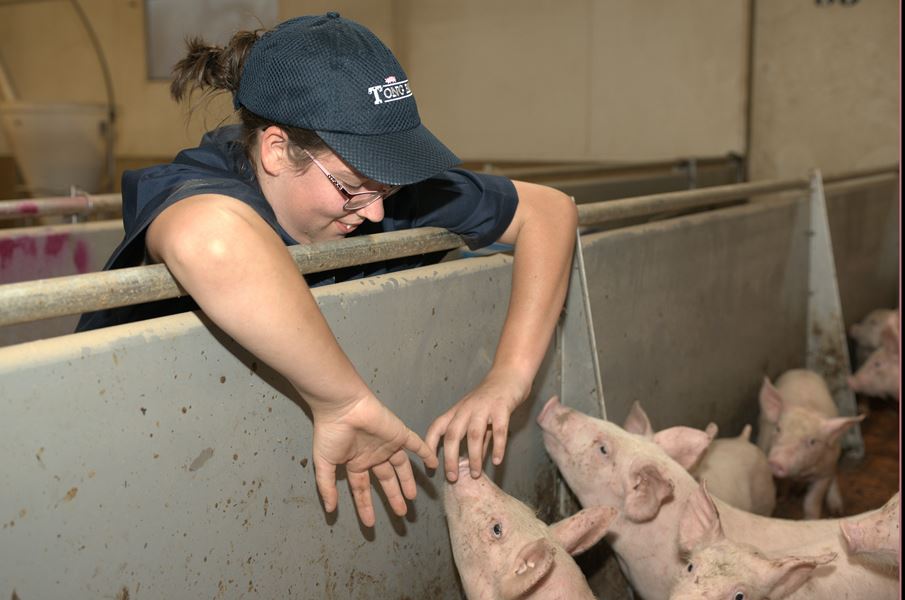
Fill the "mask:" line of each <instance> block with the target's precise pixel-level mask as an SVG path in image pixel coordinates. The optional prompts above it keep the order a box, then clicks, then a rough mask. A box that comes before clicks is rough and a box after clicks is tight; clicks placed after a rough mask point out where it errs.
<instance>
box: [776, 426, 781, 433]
mask: <svg viewBox="0 0 905 600" xmlns="http://www.w3.org/2000/svg"><path fill="white" fill-rule="evenodd" d="M779 431H780V429H779V425H777V426H776V433H779Z"/></svg>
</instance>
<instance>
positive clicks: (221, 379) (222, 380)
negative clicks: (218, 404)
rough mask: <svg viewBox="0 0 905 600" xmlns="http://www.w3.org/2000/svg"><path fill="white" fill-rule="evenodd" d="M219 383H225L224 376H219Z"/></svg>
mask: <svg viewBox="0 0 905 600" xmlns="http://www.w3.org/2000/svg"><path fill="white" fill-rule="evenodd" d="M220 383H226V376H225V375H221V376H220Z"/></svg>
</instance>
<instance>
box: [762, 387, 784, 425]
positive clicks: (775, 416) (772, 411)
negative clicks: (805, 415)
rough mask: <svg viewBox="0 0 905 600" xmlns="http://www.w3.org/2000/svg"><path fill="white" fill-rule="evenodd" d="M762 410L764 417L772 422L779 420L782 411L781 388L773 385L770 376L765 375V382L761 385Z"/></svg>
mask: <svg viewBox="0 0 905 600" xmlns="http://www.w3.org/2000/svg"><path fill="white" fill-rule="evenodd" d="M758 400H759V401H760V412H761V414H762V415H763V416H764V418H765V419H766V420H768V421H770V422H771V423H778V422H779V414H780V413H781V412H782V396H780V395H779V390H777V389H776V388H775V387H773V384H772V383H770V378H769V377H764V382H763V383H762V384H761V386H760V394H759V395H758Z"/></svg>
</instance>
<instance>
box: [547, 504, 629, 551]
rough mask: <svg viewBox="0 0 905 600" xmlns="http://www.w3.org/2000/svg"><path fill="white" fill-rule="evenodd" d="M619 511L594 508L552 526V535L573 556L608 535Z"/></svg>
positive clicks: (605, 507) (604, 507) (606, 507)
mask: <svg viewBox="0 0 905 600" xmlns="http://www.w3.org/2000/svg"><path fill="white" fill-rule="evenodd" d="M618 515H619V510H618V509H615V508H613V507H612V506H592V507H590V508H585V509H583V510H580V511H578V512H577V513H575V514H574V515H572V516H571V517H569V518H567V519H563V520H562V521H558V522H556V523H554V524H552V525H550V535H551V536H552V537H553V539H554V540H556V542H557V543H558V544H559V545H561V546H562V547H563V548H565V550H566V552H568V553H569V554H571V555H572V556H577V555H579V554H581V553H582V552H584V551H586V550H588V549H589V548H590V547H591V546H593V545H594V544H596V543H597V542H599V541H600V538H602V537H603V536H605V535H606V532H607V531H608V530H609V528H610V525H611V524H612V523H613V521H615V520H616V517H617V516H618Z"/></svg>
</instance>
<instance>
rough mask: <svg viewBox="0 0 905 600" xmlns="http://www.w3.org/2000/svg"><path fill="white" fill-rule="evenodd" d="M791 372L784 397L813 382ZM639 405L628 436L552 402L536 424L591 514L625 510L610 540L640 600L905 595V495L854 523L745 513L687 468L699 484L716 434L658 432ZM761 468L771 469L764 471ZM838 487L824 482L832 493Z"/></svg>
mask: <svg viewBox="0 0 905 600" xmlns="http://www.w3.org/2000/svg"><path fill="white" fill-rule="evenodd" d="M787 375H789V377H787V378H786V379H783V378H782V377H781V378H780V380H779V381H778V382H777V386H776V389H778V390H779V393H780V395H782V394H783V393H784V392H785V391H786V390H787V389H788V385H789V384H787V383H786V382H787V381H794V380H796V379H799V378H801V379H802V380H803V382H800V385H802V386H805V387H806V386H808V385H811V382H810V378H809V377H808V375H806V374H805V373H801V372H790V373H788V374H787ZM796 385H798V384H796ZM795 389H797V388H795ZM637 408H638V407H635V408H633V411H632V413H634V414H630V415H629V418H628V419H627V421H626V427H625V428H623V427H619V426H618V425H616V424H614V423H611V422H608V421H603V420H600V419H595V418H592V417H590V416H588V415H585V414H582V413H580V412H577V411H575V410H572V409H570V408H567V407H565V406H563V405H562V404H561V403H560V402H559V400H558V399H557V398H552V399H551V400H550V401H548V402H547V404H546V405H545V406H544V408H543V410H542V411H541V413H540V414H539V415H538V419H537V420H538V424H539V425H540V427H541V430H542V432H543V439H544V445H545V447H546V449H547V452H548V453H549V454H550V456H551V457H552V458H553V461H554V462H555V463H556V465H557V467H558V468H559V471H560V472H561V473H562V475H563V478H564V479H565V480H566V483H567V484H568V485H569V487H570V488H571V489H572V491H573V492H574V493H575V495H576V496H577V498H578V500H579V501H580V502H581V505H582V506H583V507H584V509H587V508H589V507H594V506H603V507H612V508H615V509H617V510H618V511H619V516H618V518H616V519H615V520H614V521H613V522H612V523H611V524H610V525H609V531H608V534H607V540H608V541H609V543H610V546H611V547H612V549H613V551H614V553H615V554H616V555H617V557H618V559H619V563H620V565H621V567H622V569H623V573H624V574H625V576H626V578H627V579H628V581H629V583H630V584H631V585H632V588H633V589H634V591H635V593H636V594H637V595H638V596H640V597H642V598H645V599H647V600H656V599H661V598H671V599H680V598H695V599H700V598H705V599H710V598H714V599H716V598H719V599H731V600H759V599H770V600H780V599H782V598H794V599H802V600H803V599H816V600H823V599H832V600H836V599H837V598H852V599H856V598H857V599H861V598H871V599H881V600H882V599H887V598H890V599H892V598H897V597H898V594H899V587H898V577H897V568H896V565H897V561H898V548H899V498H898V494H896V495H895V496H894V497H893V498H892V499H891V500H890V501H889V503H887V504H886V506H884V507H882V508H880V509H877V510H874V511H870V512H867V513H864V514H861V515H857V516H854V517H849V518H845V519H819V520H802V521H793V520H785V519H774V518H770V517H769V516H764V515H762V514H755V513H754V512H750V511H749V510H742V509H740V508H738V507H736V506H733V505H732V504H731V503H730V502H727V501H725V500H723V499H721V498H720V497H719V496H717V495H716V494H715V493H711V491H715V489H716V486H714V488H713V490H711V480H710V479H709V478H708V477H709V475H705V476H704V477H702V478H701V481H700V482H698V481H696V480H695V478H694V476H693V475H692V473H691V472H689V467H690V468H691V470H692V472H696V473H698V474H699V475H700V470H699V469H701V467H702V465H703V464H705V463H703V462H702V459H704V458H707V457H708V455H710V454H712V453H713V452H714V450H719V446H717V447H716V448H712V447H711V444H708V443H707V437H708V436H710V435H711V433H712V432H711V431H705V432H701V431H698V430H689V428H685V427H671V428H668V429H664V430H661V431H658V432H656V433H654V432H653V431H652V429H651V428H650V426H649V424H648V423H646V419H645V418H642V416H641V413H640V412H637V411H636V409H637ZM783 411H785V408H784V409H783ZM781 412H782V411H781ZM837 418H838V417H828V418H827V420H830V421H831V420H832V419H837ZM787 423H788V421H784V420H783V418H782V416H781V415H780V418H779V429H780V431H779V432H774V434H773V443H774V444H779V442H780V441H781V440H782V433H783V431H784V429H783V428H784V427H785V426H787ZM838 423H839V422H833V423H832V424H831V425H830V426H828V427H825V428H824V429H825V430H826V435H827V437H825V438H821V441H820V442H819V444H822V445H824V446H827V441H828V440H829V439H831V438H837V437H838V435H839V430H840V426H839V425H838ZM789 427H791V428H792V429H794V428H795V425H789ZM774 429H775V428H774ZM701 434H703V436H704V437H702V435H701ZM747 435H748V432H747V431H746V432H745V433H743V435H742V436H740V437H739V438H735V439H732V440H727V441H732V442H741V443H743V444H748V445H749V446H752V447H753V445H752V444H750V442H748V441H747ZM806 441H807V440H806ZM736 445H738V444H736ZM806 445H807V446H810V444H806ZM815 445H816V444H815ZM742 447H743V448H744V447H745V446H742ZM748 450H749V449H748V448H746V449H745V450H744V452H748ZM754 450H757V451H758V452H760V450H758V449H757V448H756V447H754ZM780 454H781V453H780ZM770 456H771V458H770V459H769V461H768V464H769V463H772V462H774V458H775V457H774V456H773V453H772V450H771V454H770ZM761 459H763V457H761ZM758 463H759V461H758V460H752V461H750V464H752V465H757V464H758ZM756 468H757V469H763V463H762V462H761V463H760V466H757V467H756ZM768 468H770V467H768ZM740 469H741V467H739V470H738V471H737V472H736V476H735V478H734V479H735V480H736V481H737V482H738V481H742V480H744V479H746V475H745V474H744V473H742V472H741V470H740ZM773 470H774V472H775V468H774V469H773ZM826 478H827V477H826V476H824V477H823V478H822V479H826ZM729 479H730V480H731V477H730V478H729ZM717 480H718V478H714V480H713V481H714V484H716V483H717ZM831 481H832V478H831ZM725 483H726V482H725V481H723V482H720V484H721V485H725ZM745 486H746V489H745V491H744V492H743V493H739V492H738V491H737V490H729V492H730V494H732V493H735V494H736V497H737V498H742V500H744V501H747V502H748V506H749V507H752V506H754V505H755V504H756V503H757V502H759V501H760V500H758V499H757V497H758V496H760V495H761V493H763V492H762V491H761V490H755V489H753V488H752V487H751V486H749V482H745ZM829 487H830V484H825V486H824V489H825V490H826V489H829ZM726 493H727V492H726V491H725V490H724V491H723V492H722V494H724V495H725V494H726ZM727 497H729V496H728V495H727ZM767 504H768V505H769V502H767ZM764 511H765V509H764ZM525 597H529V596H525Z"/></svg>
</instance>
